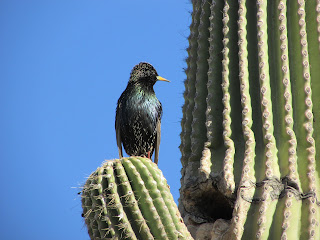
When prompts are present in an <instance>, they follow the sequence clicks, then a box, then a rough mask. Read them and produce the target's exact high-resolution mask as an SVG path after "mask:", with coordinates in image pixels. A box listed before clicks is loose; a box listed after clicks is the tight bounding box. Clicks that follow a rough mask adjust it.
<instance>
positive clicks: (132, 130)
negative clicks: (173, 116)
mask: <svg viewBox="0 0 320 240" xmlns="http://www.w3.org/2000/svg"><path fill="white" fill-rule="evenodd" d="M158 80H159V81H166V82H169V81H168V80H167V79H165V78H163V77H160V76H158V73H157V71H156V70H155V69H154V67H153V66H152V65H151V64H149V63H145V62H141V63H139V64H137V65H136V66H134V68H133V69H132V71H131V73H130V79H129V82H128V85H127V88H126V89H125V90H124V92H123V93H122V94H121V96H120V98H119V100H118V104H117V110H116V121H115V128H116V137H117V145H118V150H119V157H120V158H121V157H122V156H123V154H122V146H121V143H122V144H123V147H124V150H125V151H126V153H127V154H128V155H130V156H144V157H148V158H150V159H151V156H152V154H153V152H155V156H154V162H155V163H156V164H158V157H159V145H160V136H161V116H162V106H161V103H160V101H159V100H158V99H157V97H156V94H155V92H154V90H153V85H154V84H155V83H156V82H157V81H158Z"/></svg>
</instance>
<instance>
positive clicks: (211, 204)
mask: <svg viewBox="0 0 320 240" xmlns="http://www.w3.org/2000/svg"><path fill="white" fill-rule="evenodd" d="M197 207H198V209H199V210H200V212H201V213H202V214H203V215H204V216H206V217H207V219H210V220H211V221H212V220H213V221H215V220H217V219H220V218H222V219H226V220H230V219H231V218H232V211H233V208H232V207H231V205H230V202H229V201H228V200H227V199H226V197H225V196H224V195H223V194H222V193H220V192H219V191H218V190H215V191H212V189H211V191H205V192H202V194H201V196H199V199H198V201H197Z"/></svg>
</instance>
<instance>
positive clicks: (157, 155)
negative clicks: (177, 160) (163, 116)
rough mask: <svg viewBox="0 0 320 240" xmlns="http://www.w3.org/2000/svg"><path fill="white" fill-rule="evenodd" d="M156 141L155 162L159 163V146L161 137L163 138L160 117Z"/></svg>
mask: <svg viewBox="0 0 320 240" xmlns="http://www.w3.org/2000/svg"><path fill="white" fill-rule="evenodd" d="M156 131H157V134H156V142H155V150H154V163H155V164H158V160H159V146H160V139H161V120H160V118H159V119H158V121H157V126H156Z"/></svg>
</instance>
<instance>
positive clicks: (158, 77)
mask: <svg viewBox="0 0 320 240" xmlns="http://www.w3.org/2000/svg"><path fill="white" fill-rule="evenodd" d="M157 79H158V81H165V82H170V81H169V80H168V79H165V78H163V77H160V76H157Z"/></svg>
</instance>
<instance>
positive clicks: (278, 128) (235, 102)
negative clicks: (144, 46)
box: [179, 0, 320, 240]
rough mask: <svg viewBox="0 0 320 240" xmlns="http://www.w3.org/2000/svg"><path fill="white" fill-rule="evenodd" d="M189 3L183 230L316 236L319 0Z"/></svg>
mask: <svg viewBox="0 0 320 240" xmlns="http://www.w3.org/2000/svg"><path fill="white" fill-rule="evenodd" d="M192 4H193V13H192V23H191V25H190V37H189V39H188V40H189V48H188V49H187V51H188V58H187V60H186V62H187V69H186V75H187V79H186V80H185V88H186V89H185V93H184V98H185V104H184V106H183V108H182V111H183V119H182V121H181V126H182V132H181V145H180V150H181V153H182V157H181V162H182V166H183V169H182V171H181V173H182V178H181V189H180V193H181V196H180V199H179V209H180V211H181V213H182V216H183V217H184V219H185V222H186V224H187V226H188V227H189V228H190V229H191V228H193V227H194V226H198V225H199V224H200V225H201V224H202V223H206V224H208V223H213V222H215V220H217V219H226V220H230V222H229V227H228V228H227V230H226V231H225V232H224V233H222V234H221V235H220V239H282V240H284V239H315V240H316V239H320V124H319V121H320V1H319V0H309V1H305V0H274V1H270V0H269V1H267V0H256V1H254V0H248V1H245V0H215V1H214V0H212V1H209V0H199V1H196V0H193V1H192ZM221 209H223V210H221ZM228 212H232V214H228ZM224 223H225V222H224ZM206 226H209V225H206ZM201 229H202V230H203V229H204V228H201ZM202 230H201V231H202ZM212 231H214V229H213V230H212ZM202 232H203V231H202ZM193 235H194V236H196V237H197V235H196V233H194V234H193ZM197 239H198V238H197ZM199 239H201V238H199Z"/></svg>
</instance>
